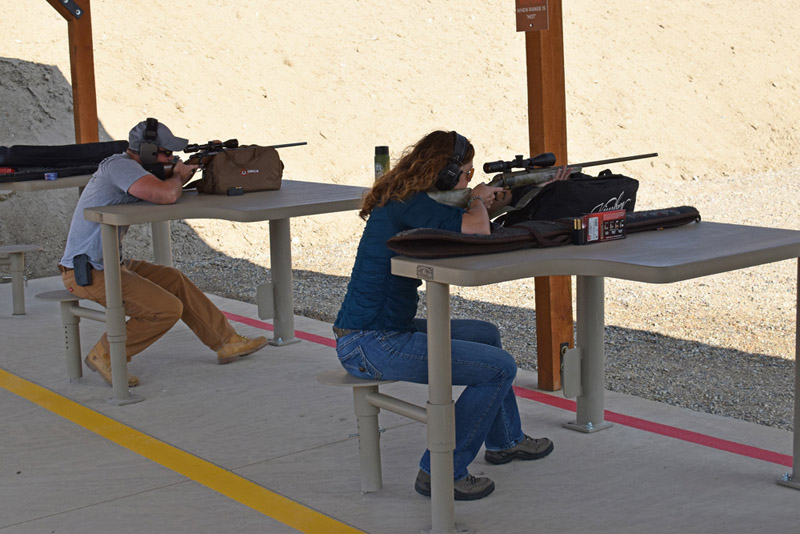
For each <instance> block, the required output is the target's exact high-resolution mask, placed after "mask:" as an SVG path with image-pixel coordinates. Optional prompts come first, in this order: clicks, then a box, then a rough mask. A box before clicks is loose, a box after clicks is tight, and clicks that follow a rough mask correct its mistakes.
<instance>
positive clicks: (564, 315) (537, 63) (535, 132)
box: [525, 0, 574, 391]
mask: <svg viewBox="0 0 800 534" xmlns="http://www.w3.org/2000/svg"><path fill="white" fill-rule="evenodd" d="M548 10H549V17H550V28H549V29H548V30H546V31H536V32H534V31H530V32H525V53H526V60H527V71H528V124H529V135H530V150H531V152H530V153H531V156H535V155H536V154H539V153H541V152H553V153H554V154H555V155H556V164H557V165H565V164H566V163H567V161H568V160H567V104H566V89H565V82H564V33H563V25H562V8H561V0H550V2H549V4H548ZM535 290H536V345H537V358H538V375H539V387H540V388H542V389H546V390H550V391H555V390H558V389H561V373H560V368H561V346H562V345H563V344H565V343H566V344H567V345H568V346H569V347H572V346H573V344H574V342H573V333H572V284H571V279H570V277H569V276H551V277H539V278H536V280H535Z"/></svg>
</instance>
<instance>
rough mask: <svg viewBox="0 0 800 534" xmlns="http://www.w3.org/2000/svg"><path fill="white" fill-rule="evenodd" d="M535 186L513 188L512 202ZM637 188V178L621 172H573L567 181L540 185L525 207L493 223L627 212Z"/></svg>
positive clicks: (633, 202) (553, 219)
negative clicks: (591, 174) (596, 173)
mask: <svg viewBox="0 0 800 534" xmlns="http://www.w3.org/2000/svg"><path fill="white" fill-rule="evenodd" d="M535 187H536V186H530V187H521V188H518V189H515V190H514V191H513V195H514V197H513V198H514V200H513V201H512V205H517V202H518V201H519V199H521V198H522V197H524V195H526V194H528V193H529V192H531V191H532V190H533V189H534V188H535ZM638 189H639V181H638V180H635V179H633V178H630V177H628V176H624V175H622V174H612V173H611V171H608V170H606V171H603V172H601V173H600V174H599V175H598V176H597V177H596V178H595V177H593V176H589V175H587V174H582V173H576V174H573V175H572V177H571V178H570V179H569V180H564V181H560V182H553V183H550V184H547V185H546V186H544V187H542V188H541V190H540V191H539V193H538V194H536V196H534V197H533V199H532V200H531V201H530V202H529V203H528V204H527V205H526V206H524V207H523V208H521V209H518V210H515V211H509V212H508V213H506V214H505V215H503V216H501V217H500V218H498V219H497V221H496V222H502V223H503V224H504V225H505V226H511V225H514V224H517V223H520V222H524V221H555V220H558V219H563V218H567V217H580V216H581V215H586V214H587V213H598V212H603V211H613V210H621V209H624V210H625V211H627V212H629V213H630V212H632V211H633V210H634V207H635V206H636V192H637V191H638Z"/></svg>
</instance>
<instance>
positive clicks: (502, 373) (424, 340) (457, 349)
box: [336, 319, 525, 480]
mask: <svg viewBox="0 0 800 534" xmlns="http://www.w3.org/2000/svg"><path fill="white" fill-rule="evenodd" d="M414 321H415V323H416V326H417V329H418V331H417V332H394V331H388V330H364V331H359V332H355V333H352V334H348V335H346V336H344V337H341V338H339V340H338V341H337V342H336V352H337V354H338V355H339V361H340V362H341V364H342V366H343V367H344V368H345V369H346V370H347V371H348V372H349V373H350V374H352V375H353V376H357V377H359V378H367V379H378V380H403V381H406V382H416V383H418V384H427V383H428V335H427V334H426V332H427V324H426V321H425V320H423V319H415V320H414ZM450 329H451V330H450V332H451V337H452V343H451V351H452V352H451V354H452V364H453V385H457V386H467V387H466V389H464V391H463V392H462V393H461V396H460V397H459V398H458V400H457V401H456V405H455V412H456V448H455V451H454V452H453V472H454V475H455V480H460V479H462V478H464V477H466V476H467V475H468V471H467V466H469V464H470V463H471V462H472V460H474V459H475V457H476V456H477V455H478V451H480V448H481V445H483V444H484V443H485V444H486V448H487V449H488V450H503V449H508V448H511V447H513V446H515V445H516V444H518V443H520V442H521V441H522V440H523V438H524V437H525V435H524V434H523V433H522V427H521V424H520V420H519V410H518V409H517V399H516V396H515V395H514V390H513V389H512V388H511V384H512V382H513V380H514V376H515V375H516V374H517V364H516V362H515V361H514V358H513V357H512V356H511V355H510V354H509V353H507V352H506V351H504V350H503V349H502V348H501V343H500V332H499V331H498V330H497V327H496V326H494V325H493V324H491V323H487V322H485V321H477V320H470V319H454V320H452V321H451V326H450ZM430 465H431V464H430V452H429V451H425V454H424V455H423V456H422V460H420V464H419V466H420V469H422V470H423V471H425V472H426V473H430Z"/></svg>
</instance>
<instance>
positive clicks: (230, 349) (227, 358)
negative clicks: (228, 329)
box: [217, 334, 268, 365]
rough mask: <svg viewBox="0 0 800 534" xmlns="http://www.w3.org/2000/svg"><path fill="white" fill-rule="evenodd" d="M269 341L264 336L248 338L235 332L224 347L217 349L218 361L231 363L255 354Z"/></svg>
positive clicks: (221, 363) (219, 362)
mask: <svg viewBox="0 0 800 534" xmlns="http://www.w3.org/2000/svg"><path fill="white" fill-rule="evenodd" d="M267 343H268V341H267V338H265V337H264V336H259V337H257V338H253V339H248V338H246V337H244V336H240V335H239V334H233V336H232V337H231V338H230V339H229V340H228V341H227V342H226V343H225V344H224V345H223V346H222V348H221V349H219V350H218V351H217V363H218V364H220V365H223V364H226V363H231V362H232V361H235V360H236V359H237V358H242V357H244V356H247V355H248V354H253V353H254V352H255V351H257V350H259V349H260V348H262V347H263V346H264V345H266V344H267Z"/></svg>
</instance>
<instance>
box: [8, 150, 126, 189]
mask: <svg viewBox="0 0 800 534" xmlns="http://www.w3.org/2000/svg"><path fill="white" fill-rule="evenodd" d="M127 148H128V142H127V141H101V142H98V143H80V144H74V145H14V146H10V147H0V167H3V168H10V169H14V172H11V173H6V174H0V182H16V181H22V180H37V179H43V178H44V174H45V173H47V172H55V173H57V174H58V176H62V177H63V176H77V175H79V174H91V173H93V172H94V171H96V170H97V166H98V165H99V164H100V162H101V161H103V160H104V159H106V158H107V157H109V156H112V155H114V154H119V153H121V152H124V151H125V150H127Z"/></svg>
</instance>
